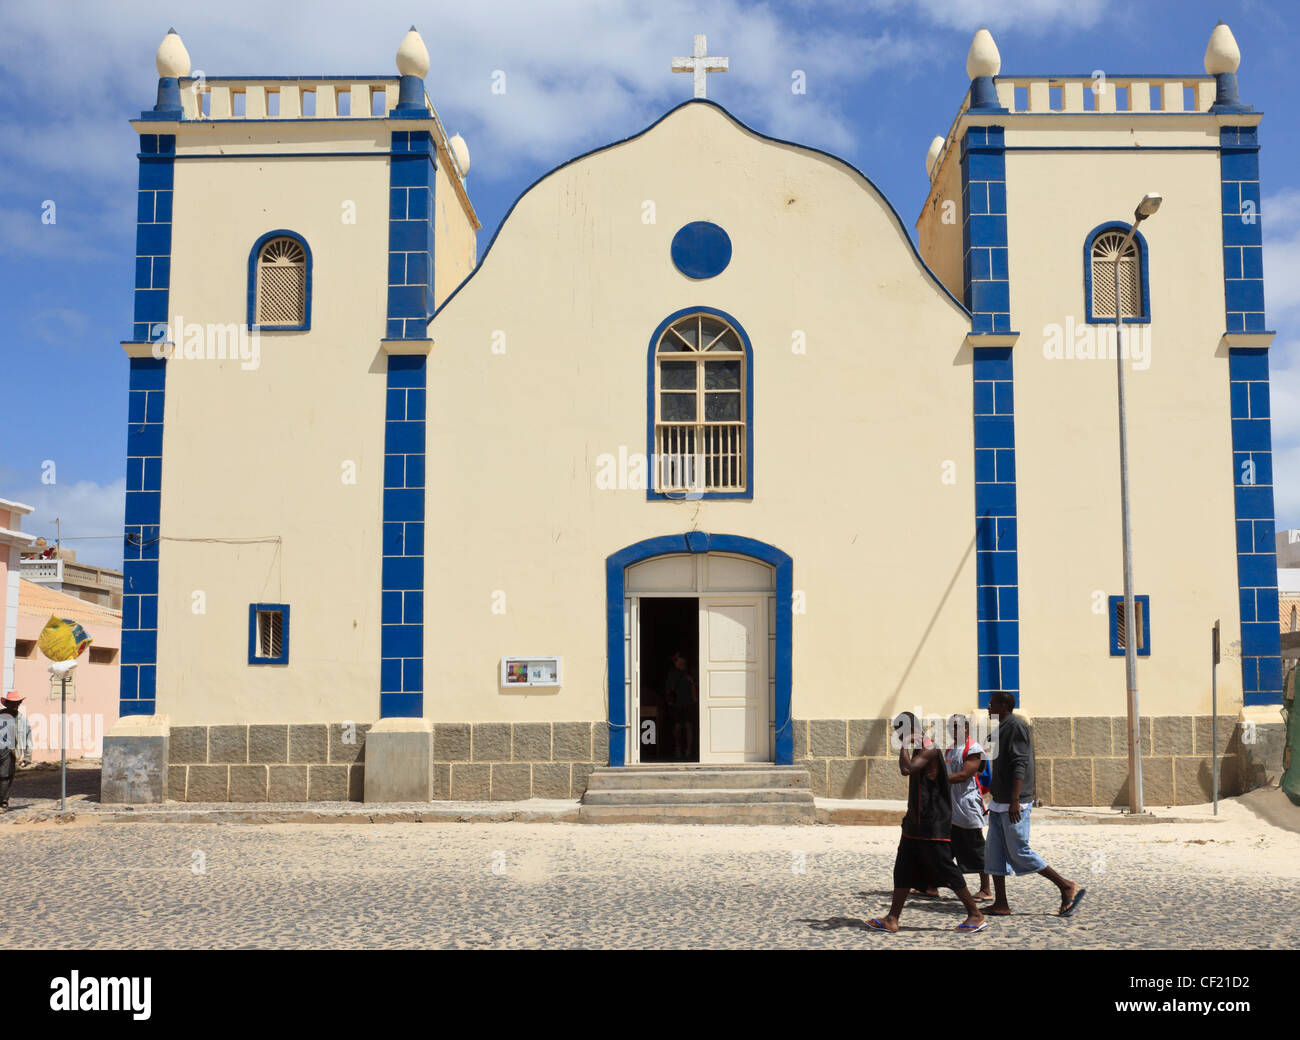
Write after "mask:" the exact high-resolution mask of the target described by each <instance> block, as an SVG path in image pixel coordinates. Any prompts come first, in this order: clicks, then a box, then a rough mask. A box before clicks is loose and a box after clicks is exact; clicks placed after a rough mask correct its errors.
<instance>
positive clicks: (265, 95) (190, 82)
mask: <svg viewBox="0 0 1300 1040" xmlns="http://www.w3.org/2000/svg"><path fill="white" fill-rule="evenodd" d="M180 86H181V108H182V109H183V110H184V112H185V118H186V119H312V118H316V119H337V118H340V117H343V118H353V119H381V118H384V117H385V116H387V114H388V112H389V110H390V109H392V108H393V107H394V106H395V105H396V104H397V93H398V79H397V77H396V76H376V77H369V78H366V77H361V78H357V79H347V78H339V79H330V78H325V77H321V78H319V79H314V78H311V77H303V78H296V79H231V78H229V77H224V76H223V77H201V76H194V77H189V78H186V79H182V80H181V83H180ZM380 98H382V99H383V101H382V105H381V104H380V101H379V100H378V99H380ZM428 100H429V99H428V95H427V94H426V95H425V104H426V105H428ZM428 107H429V108H430V110H431V111H432V107H433V106H432V105H428Z"/></svg>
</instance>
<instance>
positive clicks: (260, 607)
mask: <svg viewBox="0 0 1300 1040" xmlns="http://www.w3.org/2000/svg"><path fill="white" fill-rule="evenodd" d="M248 663H249V664H288V663H289V605H288V604H287V603H250V604H249V606H248Z"/></svg>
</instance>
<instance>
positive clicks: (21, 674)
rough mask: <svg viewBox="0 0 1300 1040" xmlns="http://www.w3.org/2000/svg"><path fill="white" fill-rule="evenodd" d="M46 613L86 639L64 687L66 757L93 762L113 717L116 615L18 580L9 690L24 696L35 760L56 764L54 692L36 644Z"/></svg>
mask: <svg viewBox="0 0 1300 1040" xmlns="http://www.w3.org/2000/svg"><path fill="white" fill-rule="evenodd" d="M51 615H54V616H56V617H61V618H69V619H71V620H73V621H76V622H77V623H78V624H80V625H81V627H82V628H84V629H85V630H86V635H88V636H90V638H91V644H90V647H89V649H87V650H86V652H85V653H84V654H83V655H82V656H81V659H80V661H79V662H78V664H77V667H76V668H75V669H73V672H72V679H71V681H70V682H69V684H68V687H69V692H70V695H69V698H68V721H67V736H68V758H70V759H72V758H99V757H100V756H101V755H102V754H103V747H104V733H105V732H106V731H107V730H108V728H109V727H110V726H112V725H113V723H114V722H116V721H117V715H118V673H119V669H120V667H121V664H120V657H121V648H122V612H121V611H120V610H111V609H109V608H108V607H104V606H100V605H99V604H96V603H87V602H86V601H85V600H82V599H78V598H77V597H76V596H69V595H68V594H67V593H64V592H58V591H56V590H54V589H50V588H46V587H44V586H42V585H37V584H36V583H35V582H30V581H20V582H19V595H18V611H17V616H18V626H17V637H16V639H15V641H14V657H15V664H14V683H13V686H12V687H11V688H12V689H17V690H18V691H19V692H20V693H21V694H22V695H23V696H24V697H25V698H26V699H25V700H24V701H23V708H24V712H25V714H26V715H27V721H28V722H30V723H31V727H32V741H33V743H35V745H36V755H35V761H37V762H57V761H58V760H59V689H58V686H57V684H56V685H53V686H52V685H51V683H50V673H49V665H50V662H49V661H48V660H46V658H45V655H44V654H42V653H41V651H40V650H39V649H38V648H37V646H36V640H37V639H38V638H39V636H40V634H41V629H42V628H44V627H45V623H46V622H47V621H48V620H49V619H50V616H51Z"/></svg>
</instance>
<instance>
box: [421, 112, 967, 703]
mask: <svg viewBox="0 0 1300 1040" xmlns="http://www.w3.org/2000/svg"><path fill="white" fill-rule="evenodd" d="M647 202H651V203H653V204H654V207H655V220H654V223H643V221H642V214H643V212H644V211H645V210H644V206H645V203H647ZM693 220H711V221H714V222H716V223H718V224H720V225H721V226H723V227H724V228H725V229H726V230H727V231H728V233H729V234H730V236H731V239H732V243H733V246H734V256H733V259H732V261H731V265H730V267H729V268H728V269H727V270H726V271H725V272H724V273H722V274H721V275H719V276H718V277H716V278H714V279H710V280H708V281H703V282H696V281H693V280H691V279H689V278H687V277H685V276H684V275H682V274H680V273H679V272H678V271H677V270H676V269H675V268H674V267H673V265H672V263H671V261H670V257H669V245H670V243H671V241H672V237H673V235H674V233H675V232H676V231H677V230H678V228H680V227H681V226H682V225H683V224H685V223H687V222H689V221H693ZM694 305H707V306H711V307H715V308H718V309H721V310H723V311H726V312H728V313H730V314H731V315H733V316H734V317H735V318H736V319H737V320H738V321H739V322H740V323H741V324H742V325H743V327H744V328H745V330H746V331H747V332H748V334H749V336H750V339H751V341H752V343H753V345H754V351H755V376H754V405H755V467H754V479H755V484H756V493H755V498H754V500H753V501H752V502H745V501H729V502H688V503H681V502H676V503H674V502H647V501H646V500H645V492H644V491H643V490H639V489H630V490H601V489H598V488H597V485H596V481H597V475H598V462H597V460H598V458H599V456H601V455H602V454H604V453H609V454H611V455H614V456H615V457H617V455H618V453H619V451H620V449H625V450H626V451H627V452H629V453H638V452H644V451H645V428H646V371H647V366H646V358H647V349H648V345H649V339H650V336H651V333H652V332H653V330H654V329H655V327H656V326H657V325H658V324H659V323H660V322H661V321H662V320H663V319H664V318H665V317H667V316H668V315H669V314H671V313H672V312H674V311H677V310H679V309H681V308H684V307H689V306H694ZM968 328H969V321H968V319H967V317H966V316H965V314H964V313H963V312H962V310H961V309H960V308H959V307H957V306H956V305H955V304H954V303H952V301H950V300H949V299H948V298H947V297H946V296H945V295H944V294H943V292H942V290H941V288H940V287H939V286H938V285H937V284H936V283H935V282H934V280H933V279H932V278H931V277H930V276H929V275H927V274H926V273H925V271H924V270H923V268H922V266H921V264H920V262H919V261H918V259H917V258H916V256H915V255H914V253H913V252H912V250H911V248H910V246H909V245H908V242H907V236H906V232H905V230H904V229H903V228H902V227H901V226H900V225H899V224H898V222H897V220H896V219H895V218H894V217H893V215H892V214H891V213H890V211H889V208H888V207H887V205H885V203H884V202H883V201H882V200H881V199H880V197H879V196H878V195H877V194H876V193H875V192H874V191H873V190H872V189H871V188H870V187H869V186H868V185H867V184H866V182H865V181H864V180H863V179H862V178H861V177H860V176H859V175H857V174H856V173H854V172H853V171H852V170H851V169H849V168H848V167H847V166H845V165H843V164H841V163H838V162H836V161H833V160H830V159H828V158H826V157H823V156H819V155H816V154H814V153H810V152H807V151H805V150H803V149H800V148H797V147H793V146H786V145H778V144H774V143H771V142H767V141H764V140H763V139H761V138H759V137H757V136H755V135H753V134H751V133H749V132H747V131H745V130H744V129H742V128H741V127H740V126H738V125H737V124H735V123H734V122H732V121H731V120H730V118H729V117H727V116H726V115H725V114H723V113H722V112H720V111H718V110H717V109H715V108H712V107H710V106H707V105H688V106H686V107H684V108H682V109H680V110H678V111H677V112H675V113H673V114H672V115H670V116H669V117H668V118H667V119H665V120H664V121H663V122H661V123H659V124H658V125H657V126H656V127H655V128H653V129H652V130H650V131H648V132H647V133H646V134H644V135H642V136H641V137H639V138H637V139H635V140H633V141H631V142H628V143H624V144H620V145H617V146H614V147H612V148H610V149H607V150H605V151H602V152H600V153H598V154H596V155H594V156H591V157H589V158H587V159H584V160H582V161H581V162H577V163H574V164H572V165H569V166H566V167H564V168H562V169H561V170H559V171H556V172H555V173H553V174H552V175H550V176H549V177H548V178H546V179H545V180H543V181H542V182H541V183H540V184H539V185H538V186H536V187H535V188H534V189H533V190H532V191H530V192H529V193H528V195H526V196H525V197H524V198H523V199H522V200H521V201H520V202H519V204H518V205H517V207H516V208H515V210H514V212H513V214H512V215H511V217H510V220H509V221H508V223H507V224H506V225H505V226H504V227H503V229H502V230H501V233H500V234H499V236H498V238H497V240H496V242H495V244H494V245H493V247H492V250H491V252H490V253H489V254H488V255H487V256H486V257H485V259H484V262H483V264H482V266H481V268H480V269H479V271H478V273H476V274H475V276H474V278H473V279H471V280H470V281H469V282H468V283H467V284H466V286H465V287H464V289H462V291H461V292H460V293H459V294H458V295H457V296H456V298H455V299H454V300H453V301H451V303H450V304H449V305H448V306H447V308H446V310H445V311H443V312H441V313H440V314H439V315H438V317H437V318H435V320H434V321H433V323H432V324H431V326H430V334H431V336H432V337H433V339H434V342H435V345H434V347H433V352H432V355H431V357H430V359H429V408H428V414H429V425H428V451H429V455H428V474H429V494H428V510H427V514H428V524H427V530H426V547H427V549H426V551H427V556H426V597H425V633H426V642H425V650H426V662H425V687H426V692H425V714H426V716H427V717H430V718H432V719H435V720H457V721H490V720H520V721H523V720H530V719H548V718H553V719H602V718H604V717H605V678H606V675H605V671H606V662H605V640H606V628H605V568H604V561H605V557H606V556H607V555H608V554H610V553H612V552H614V551H616V550H618V549H620V548H622V547H624V546H626V545H628V544H631V543H633V542H636V541H639V540H641V539H643V538H648V537H652V536H655V535H664V534H674V533H682V532H685V531H688V530H691V529H700V530H705V531H711V532H715V533H729V534H739V535H744V536H748V537H751V538H756V539H760V540H762V541H766V542H769V543H772V544H774V545H776V546H777V547H779V548H781V549H783V550H785V551H786V552H788V553H789V554H790V555H791V556H792V557H793V558H794V587H795V589H796V590H800V591H802V592H803V593H804V594H805V596H806V599H807V614H806V615H802V616H796V617H795V619H794V633H793V640H794V643H793V669H794V684H793V687H794V688H793V701H794V712H795V715H796V717H798V718H819V717H839V718H843V717H846V716H851V717H869V716H877V715H882V714H888V713H890V712H892V711H893V710H894V709H895V708H897V707H902V706H907V707H911V706H913V705H916V704H918V703H919V704H921V705H923V707H924V709H925V710H927V711H928V710H932V709H933V710H936V711H950V710H955V709H956V708H959V707H964V708H970V707H971V706H972V705H973V701H974V689H975V621H974V616H975V612H974V598H975V593H974V558H973V537H974V531H973V526H974V525H973V499H974V491H973V472H972V452H973V445H972V423H971V418H970V416H971V400H972V388H971V369H970V354H969V351H968V350H967V349H965V348H964V347H963V345H962V344H963V337H964V335H965V333H966V331H967V330H968ZM795 330H802V332H803V333H805V334H806V337H807V352H806V354H796V353H794V352H792V349H791V344H792V339H793V336H794V333H795ZM497 332H500V333H503V334H504V336H505V340H504V344H505V351H504V353H494V352H493V350H492V344H493V336H494V334H495V333H497ZM945 460H953V461H955V463H956V467H957V469H956V472H957V476H958V482H957V483H956V484H955V485H945V484H944V483H942V481H941V475H942V466H943V463H944V461H945ZM497 592H501V593H504V595H505V607H506V609H505V613H503V614H497V613H493V610H492V607H493V603H494V598H493V597H494V595H495V594H496V593H497ZM508 654H561V655H563V657H564V680H565V681H564V685H563V687H562V688H561V689H560V690H559V691H558V692H554V693H548V694H541V693H536V694H532V695H521V694H519V693H514V692H510V693H507V692H503V691H501V690H500V689H499V687H498V678H497V676H498V671H497V669H498V663H499V659H500V657H502V656H503V655H508Z"/></svg>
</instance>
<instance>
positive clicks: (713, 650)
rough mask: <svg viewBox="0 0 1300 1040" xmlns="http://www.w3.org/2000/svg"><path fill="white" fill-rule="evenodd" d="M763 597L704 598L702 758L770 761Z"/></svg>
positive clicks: (701, 672)
mask: <svg viewBox="0 0 1300 1040" xmlns="http://www.w3.org/2000/svg"><path fill="white" fill-rule="evenodd" d="M766 614H767V610H766V606H765V602H764V600H763V598H761V597H758V596H744V597H731V596H728V597H717V598H714V597H701V598H700V761H701V762H760V761H767V760H768V757H769V755H768V719H767V692H768V690H767V678H766V675H765V674H764V673H765V671H766V668H765V667H764V666H765V665H766V663H767V662H766V658H767V653H766V650H767V635H766V633H765V631H764V629H765V622H766V620H767V617H766Z"/></svg>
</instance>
